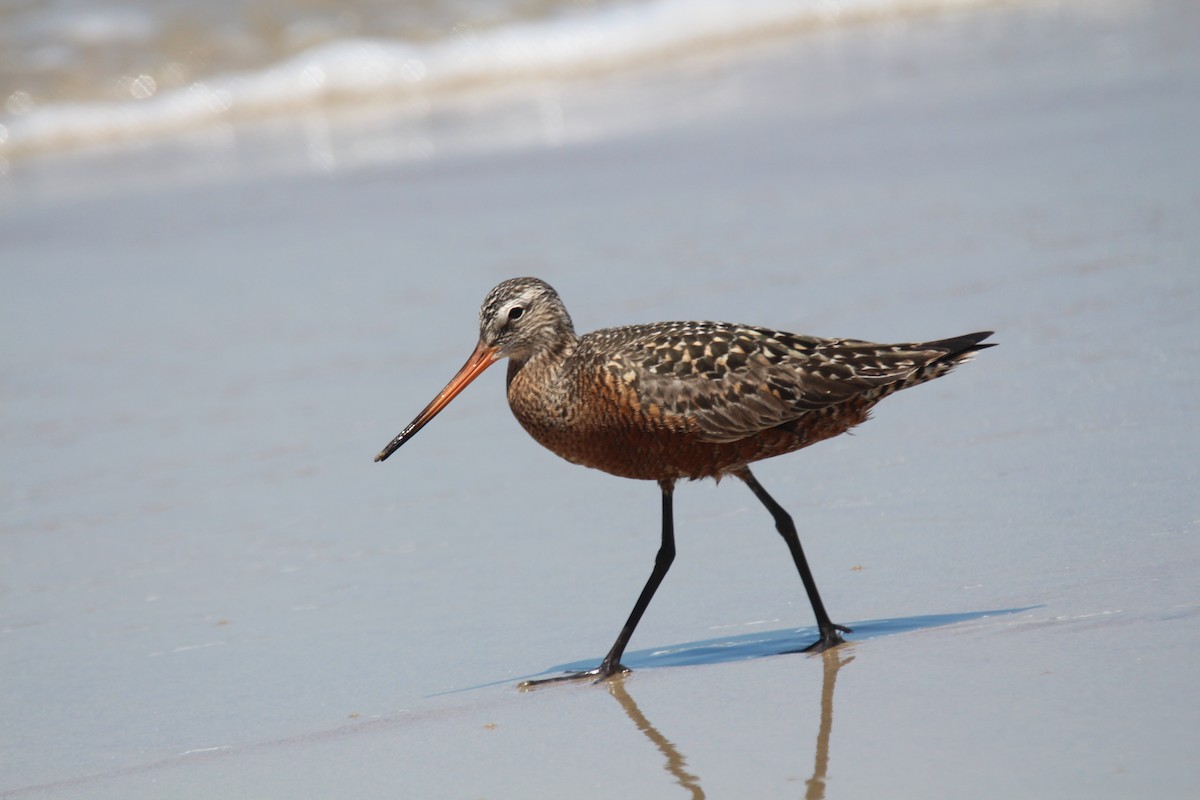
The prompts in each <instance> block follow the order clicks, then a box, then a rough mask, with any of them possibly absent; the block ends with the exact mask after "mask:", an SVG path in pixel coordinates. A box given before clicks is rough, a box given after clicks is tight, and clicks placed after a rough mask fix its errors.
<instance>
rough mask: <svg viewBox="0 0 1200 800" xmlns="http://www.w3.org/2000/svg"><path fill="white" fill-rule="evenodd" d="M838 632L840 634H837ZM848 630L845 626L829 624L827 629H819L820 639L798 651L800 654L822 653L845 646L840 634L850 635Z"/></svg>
mask: <svg viewBox="0 0 1200 800" xmlns="http://www.w3.org/2000/svg"><path fill="white" fill-rule="evenodd" d="M839 631H840V633H839ZM852 632H853V631H851V630H850V628H847V627H846V626H845V625H835V624H833V623H830V624H829V627H828V628H821V638H820V639H817V640H816V641H815V642H813V643H812V644H810V645H809V646H808V647H803V648H801V649H800V650H798V651H793V652H800V653H823V652H825V651H826V650H829V649H830V648H833V647H837V646H838V645H839V644H845V643H846V640H845V639H843V638H842V636H841V634H842V633H852Z"/></svg>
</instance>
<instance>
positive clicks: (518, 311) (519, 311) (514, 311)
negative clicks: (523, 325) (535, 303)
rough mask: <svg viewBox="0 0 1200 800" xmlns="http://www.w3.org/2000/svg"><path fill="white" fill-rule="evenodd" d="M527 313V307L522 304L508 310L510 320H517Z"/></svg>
mask: <svg viewBox="0 0 1200 800" xmlns="http://www.w3.org/2000/svg"><path fill="white" fill-rule="evenodd" d="M524 313H525V309H524V308H522V307H521V306H513V307H512V308H510V309H509V310H508V321H509V322H516V321H517V320H519V319H520V318H521V316H522V315H523V314H524Z"/></svg>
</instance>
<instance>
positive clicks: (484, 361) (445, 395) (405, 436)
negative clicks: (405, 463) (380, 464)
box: [375, 342, 500, 461]
mask: <svg viewBox="0 0 1200 800" xmlns="http://www.w3.org/2000/svg"><path fill="white" fill-rule="evenodd" d="M499 360H500V355H499V350H498V348H496V347H489V346H486V345H484V343H483V342H480V343H479V344H477V345H476V346H475V352H473V353H471V357H470V358H468V359H467V363H465V364H463V365H462V369H460V370H459V371H458V374H457V375H455V376H454V377H453V378H451V379H450V382H449V383H448V384H446V388H445V389H442V390H441V391H440V392H438V396H437V397H435V398H433V402H431V403H430V404H429V405H427V406H425V410H423V411H422V412H421V413H420V414H417V418H416V419H414V420H413V421H412V422H410V423H408V427H406V428H405V429H404V430H402V431H400V433H399V435H397V436H396V438H395V439H392V440H391V441H390V442H388V446H387V447H385V448H383V449H382V450H380V451H379V455H377V456H375V460H376V461H383V460H384V459H385V458H387V457H388V456H390V455H391V454H392V453H394V452H396V450H398V449H399V448H400V445H402V444H404V443H405V442H407V441H408V440H409V439H411V438H412V437H413V436H415V435H416V433H417V431H419V430H421V428H423V427H425V423H427V422H429V420H431V419H433V418H434V417H436V416H437V415H438V412H439V411H441V410H442V409H443V408H445V407H446V406H447V405H449V404H450V401H451V400H453V399H454V398H455V397H457V396H458V393H459V392H461V391H462V390H463V389H465V388H467V384H468V383H470V382H471V381H473V380H475V379H476V378H478V377H479V375H480V374H481V373H482V372H483V371H484V370H485V369H487V368H488V367H490V366H491V365H492V364H495V363H496V362H497V361H499Z"/></svg>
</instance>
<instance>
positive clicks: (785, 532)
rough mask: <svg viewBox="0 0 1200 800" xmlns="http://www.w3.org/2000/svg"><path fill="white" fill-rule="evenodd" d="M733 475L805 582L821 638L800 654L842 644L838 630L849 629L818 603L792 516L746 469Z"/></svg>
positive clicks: (823, 605)
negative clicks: (767, 518)
mask: <svg viewBox="0 0 1200 800" xmlns="http://www.w3.org/2000/svg"><path fill="white" fill-rule="evenodd" d="M736 474H737V476H738V477H739V478H741V479H742V480H743V481H745V482H746V485H747V486H749V487H750V491H752V492H754V496H755V497H757V498H758V499H759V500H760V501H761V502H762V504H763V505H764V506H766V507H767V510H768V511H770V512H771V516H772V517H774V518H775V529H776V530H778V531H779V535H780V536H782V537H783V540H784V541H785V542H787V546H788V550H790V551H791V553H792V560H793V561H795V562H796V569H797V570H799V572H800V580H802V581H804V591H806V592H808V602H809V603H811V604H812V610H813V614H814V615H815V616H816V618H817V630H819V631H820V632H821V638H820V639H818V640H817V641H815V642H813V643H812V644H810V645H809V646H808V647H806V648H804V650H803V652H805V653H819V652H821V651H822V650H828V649H829V648H831V647H835V646H837V645H839V644H842V643H843V642H844V641H845V640H844V639H842V637H841V635H840V634H839V633H838V631H841V632H842V633H850V629H849V628H847V627H845V626H844V625H835V624H834V623H833V622H832V621H831V620H830V619H829V614H828V613H827V612H826V611H825V604H824V603H822V602H821V595H820V594H819V593H818V592H817V582H816V581H815V580H814V579H813V575H812V570H810V569H809V568H808V560H807V559H805V558H804V550H803V549H802V548H801V547H800V537H799V536H798V535H797V534H796V523H794V522H792V518H791V516H790V515H789V514H788V513H787V512H786V511H784V510H783V506H781V505H779V503H776V502H775V498H773V497H771V495H769V494H767V490H766V489H764V488H763V487H762V484H760V483H759V482H758V481H757V480H756V479H755V477H754V475H753V474H752V473H751V472H750V470H749V468H747V467H743V468H742V469H741V470H739V471H738V472H737V473H736Z"/></svg>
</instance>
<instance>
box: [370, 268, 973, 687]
mask: <svg viewBox="0 0 1200 800" xmlns="http://www.w3.org/2000/svg"><path fill="white" fill-rule="evenodd" d="M989 336H991V332H990V331H989V332H982V333H969V334H966V335H965V336H956V337H954V338H951V339H941V340H938V341H933V342H919V343H914V344H874V343H871V342H863V341H858V340H854V339H821V338H817V337H814V336H802V335H799V334H794V333H785V332H783V331H776V330H771V329H769V328H760V327H754V326H750V325H734V324H730V323H725V322H659V323H654V324H650V325H630V326H626V327H621V328H605V329H603V330H598V331H594V332H592V333H589V334H585V335H584V336H578V335H576V333H575V328H574V326H573V325H572V323H571V317H570V315H568V314H567V309H566V307H565V306H564V305H563V303H562V300H560V299H559V296H558V293H557V292H555V291H554V289H552V288H551V287H550V286H549V285H548V284H547V283H545V282H544V281H541V280H538V279H537V278H513V279H511V280H507V281H504V282H503V283H501V284H500V285H498V286H497V287H496V288H494V289H492V291H491V292H490V293H488V296H487V298H486V299H485V300H484V301H483V306H482V308H481V309H480V311H479V344H478V345H476V347H475V351H474V352H473V353H471V357H470V358H468V359H467V363H466V364H464V365H463V367H462V369H460V370H459V371H458V374H457V375H455V376H454V378H452V379H451V381H450V383H449V384H447V385H446V388H444V389H442V391H441V392H440V393H439V394H438V395H437V397H435V398H434V399H433V401H432V402H431V403H430V404H429V405H428V406H426V407H425V409H424V410H423V411H422V412H421V413H420V414H418V415H417V417H416V419H414V420H413V421H412V422H411V423H410V424H409V425H408V427H406V428H405V429H404V430H403V431H401V433H400V434H399V435H398V436H397V437H396V438H395V439H393V440H392V441H391V442H390V443H389V444H388V445H387V447H385V448H384V449H383V450H382V451H381V452H380V453H379V455H377V456H375V460H376V461H383V460H384V459H385V458H387V457H388V456H390V455H391V454H392V453H393V452H395V451H396V449H397V448H398V447H400V446H401V445H402V444H404V443H405V442H406V441H408V440H409V439H410V438H411V437H412V436H413V435H414V434H416V432H417V431H419V430H420V429H421V428H422V427H423V426H424V425H425V424H426V423H427V422H429V421H430V420H431V419H433V418H434V416H436V415H437V413H438V412H439V411H441V410H442V409H443V408H445V407H446V405H447V404H448V403H449V402H450V401H451V400H453V399H454V398H455V396H457V395H458V393H459V392H461V391H462V390H463V389H464V388H465V387H466V385H467V384H468V383H470V382H471V381H472V380H474V379H475V378H476V377H477V376H478V375H479V374H480V373H482V372H483V371H484V370H485V369H487V368H488V367H489V366H491V365H492V364H494V363H496V362H497V361H499V360H501V359H504V358H507V359H508V360H509V361H508V404H509V406H510V407H511V408H512V412H513V414H514V415H515V416H516V418H517V420H518V421H519V422H520V423H521V426H522V427H524V428H525V430H526V431H528V432H529V434H530V435H531V436H532V437H533V438H534V439H536V440H537V441H538V442H540V443H541V444H542V445H544V446H545V447H547V448H549V449H550V450H551V451H553V452H554V453H556V454H557V455H559V456H561V457H563V458H565V459H566V460H568V461H571V462H573V463H575V464H582V465H584V466H587V467H594V468H595V469H601V470H604V471H605V472H608V473H611V474H613V475H619V476H621V477H625V478H637V479H640V480H651V481H657V482H658V486H659V488H660V489H661V490H662V544H661V546H660V547H659V550H658V555H657V556H656V557H655V559H654V569H653V571H652V572H651V573H650V579H649V580H648V581H647V582H646V585H645V588H643V589H642V593H641V595H640V596H639V597H638V599H637V602H636V603H635V604H634V607H633V611H632V612H631V613H630V615H629V619H628V620H627V621H626V622H625V626H624V627H623V628H622V629H621V633H620V634H619V635H618V636H617V640H616V641H615V642H614V643H613V646H612V649H610V650H609V652H608V655H606V656H605V657H604V660H603V661H602V662H601V663H600V666H598V667H596V668H595V669H592V670H588V671H586V672H580V673H572V674H570V675H565V676H562V677H559V678H550V679H547V680H543V681H529V682H527V683H526V684H523V685H534V684H537V683H545V682H547V681H555V680H575V679H579V678H595V679H597V680H603V679H605V678H608V677H609V676H611V675H614V674H616V673H621V672H627V671H628V670H627V669H626V667H624V666H623V665H622V664H621V655H622V654H623V653H624V652H625V646H626V645H627V644H628V643H629V638H630V637H631V636H632V635H633V631H634V629H635V628H636V627H637V624H638V621H639V620H640V619H641V618H642V614H643V613H644V612H645V611H646V607H647V606H649V605H650V599H651V598H652V597H653V596H654V592H655V590H657V589H658V586H659V584H661V583H662V580H663V578H664V577H665V576H666V574H667V570H668V569H669V568H670V566H671V562H672V561H673V560H674V558H675V530H674V524H673V522H672V494H673V491H674V487H675V482H676V481H678V480H679V479H681V478H687V479H690V480H696V479H698V478H720V477H722V476H725V475H732V476H734V477H736V478H739V479H741V480H742V481H744V482H745V483H746V485H747V486H749V487H750V491H751V492H753V493H754V496H755V497H757V498H758V499H759V501H760V502H762V504H763V505H764V506H766V507H767V510H768V511H770V512H771V516H772V517H773V518H774V519H775V527H776V529H777V530H778V531H779V533H780V534H781V535H782V536H783V539H784V541H785V542H786V543H787V546H788V550H789V551H790V552H791V555H792V560H793V561H794V562H795V564H796V569H797V570H799V572H800V578H801V580H802V581H803V583H804V589H805V591H806V592H807V593H808V599H809V602H810V603H811V604H812V610H813V614H814V615H815V616H816V619H817V629H818V631H819V638H818V639H817V641H815V642H813V643H812V644H811V645H809V646H808V647H806V648H804V651H805V652H819V651H822V650H827V649H828V648H830V647H834V646H836V645H839V644H841V643H842V642H843V641H844V640H843V639H842V636H841V634H842V633H849V632H850V629H849V628H846V627H844V626H842V625H836V624H834V623H833V622H832V621H831V620H830V618H829V614H828V613H827V612H826V611H825V605H824V603H822V602H821V596H820V594H819V593H818V592H817V584H816V582H815V581H814V580H813V575H812V571H811V570H810V569H809V567H808V562H807V560H806V559H805V557H804V551H803V550H802V549H801V547H800V539H799V537H798V536H797V534H796V526H795V524H794V523H793V522H792V518H791V517H790V516H789V515H788V513H787V512H786V511H784V510H783V508H782V507H781V506H780V505H779V504H778V503H777V502H775V500H774V498H772V497H771V495H769V494H767V491H766V490H765V489H764V488H763V487H762V485H760V484H759V482H758V481H757V480H756V479H755V477H754V475H753V474H752V473H751V472H750V464H751V463H752V462H755V461H759V460H761V459H764V458H770V457H772V456H778V455H782V454H783V453H790V452H791V451H793V450H799V449H800V448H802V447H807V446H808V445H810V444H813V443H815V442H819V441H821V440H823V439H828V438H830V437H831V436H836V435H838V434H839V433H843V432H844V431H846V430H849V429H850V428H852V427H854V426H855V425H858V424H859V423H861V422H864V421H865V420H866V419H867V415H868V412H869V411H870V409H871V407H872V406H874V405H875V404H876V403H878V402H879V401H880V400H882V399H883V398H884V397H887V396H888V395H889V394H892V393H893V392H896V391H899V390H900V389H907V388H908V387H910V386H916V385H917V384H918V383H924V382H925V381H928V380H932V379H934V378H937V377H940V376H942V375H945V374H946V373H947V372H949V371H950V370H951V369H953V368H954V367H955V366H957V365H958V364H961V363H962V362H964V361H966V360H968V359H970V357H971V356H972V355H973V354H974V353H975V352H977V351H979V350H982V349H983V348H985V347H991V346H992V345H991V344H981V342H982V341H983V340H984V339H986V338H987V337H989Z"/></svg>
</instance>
